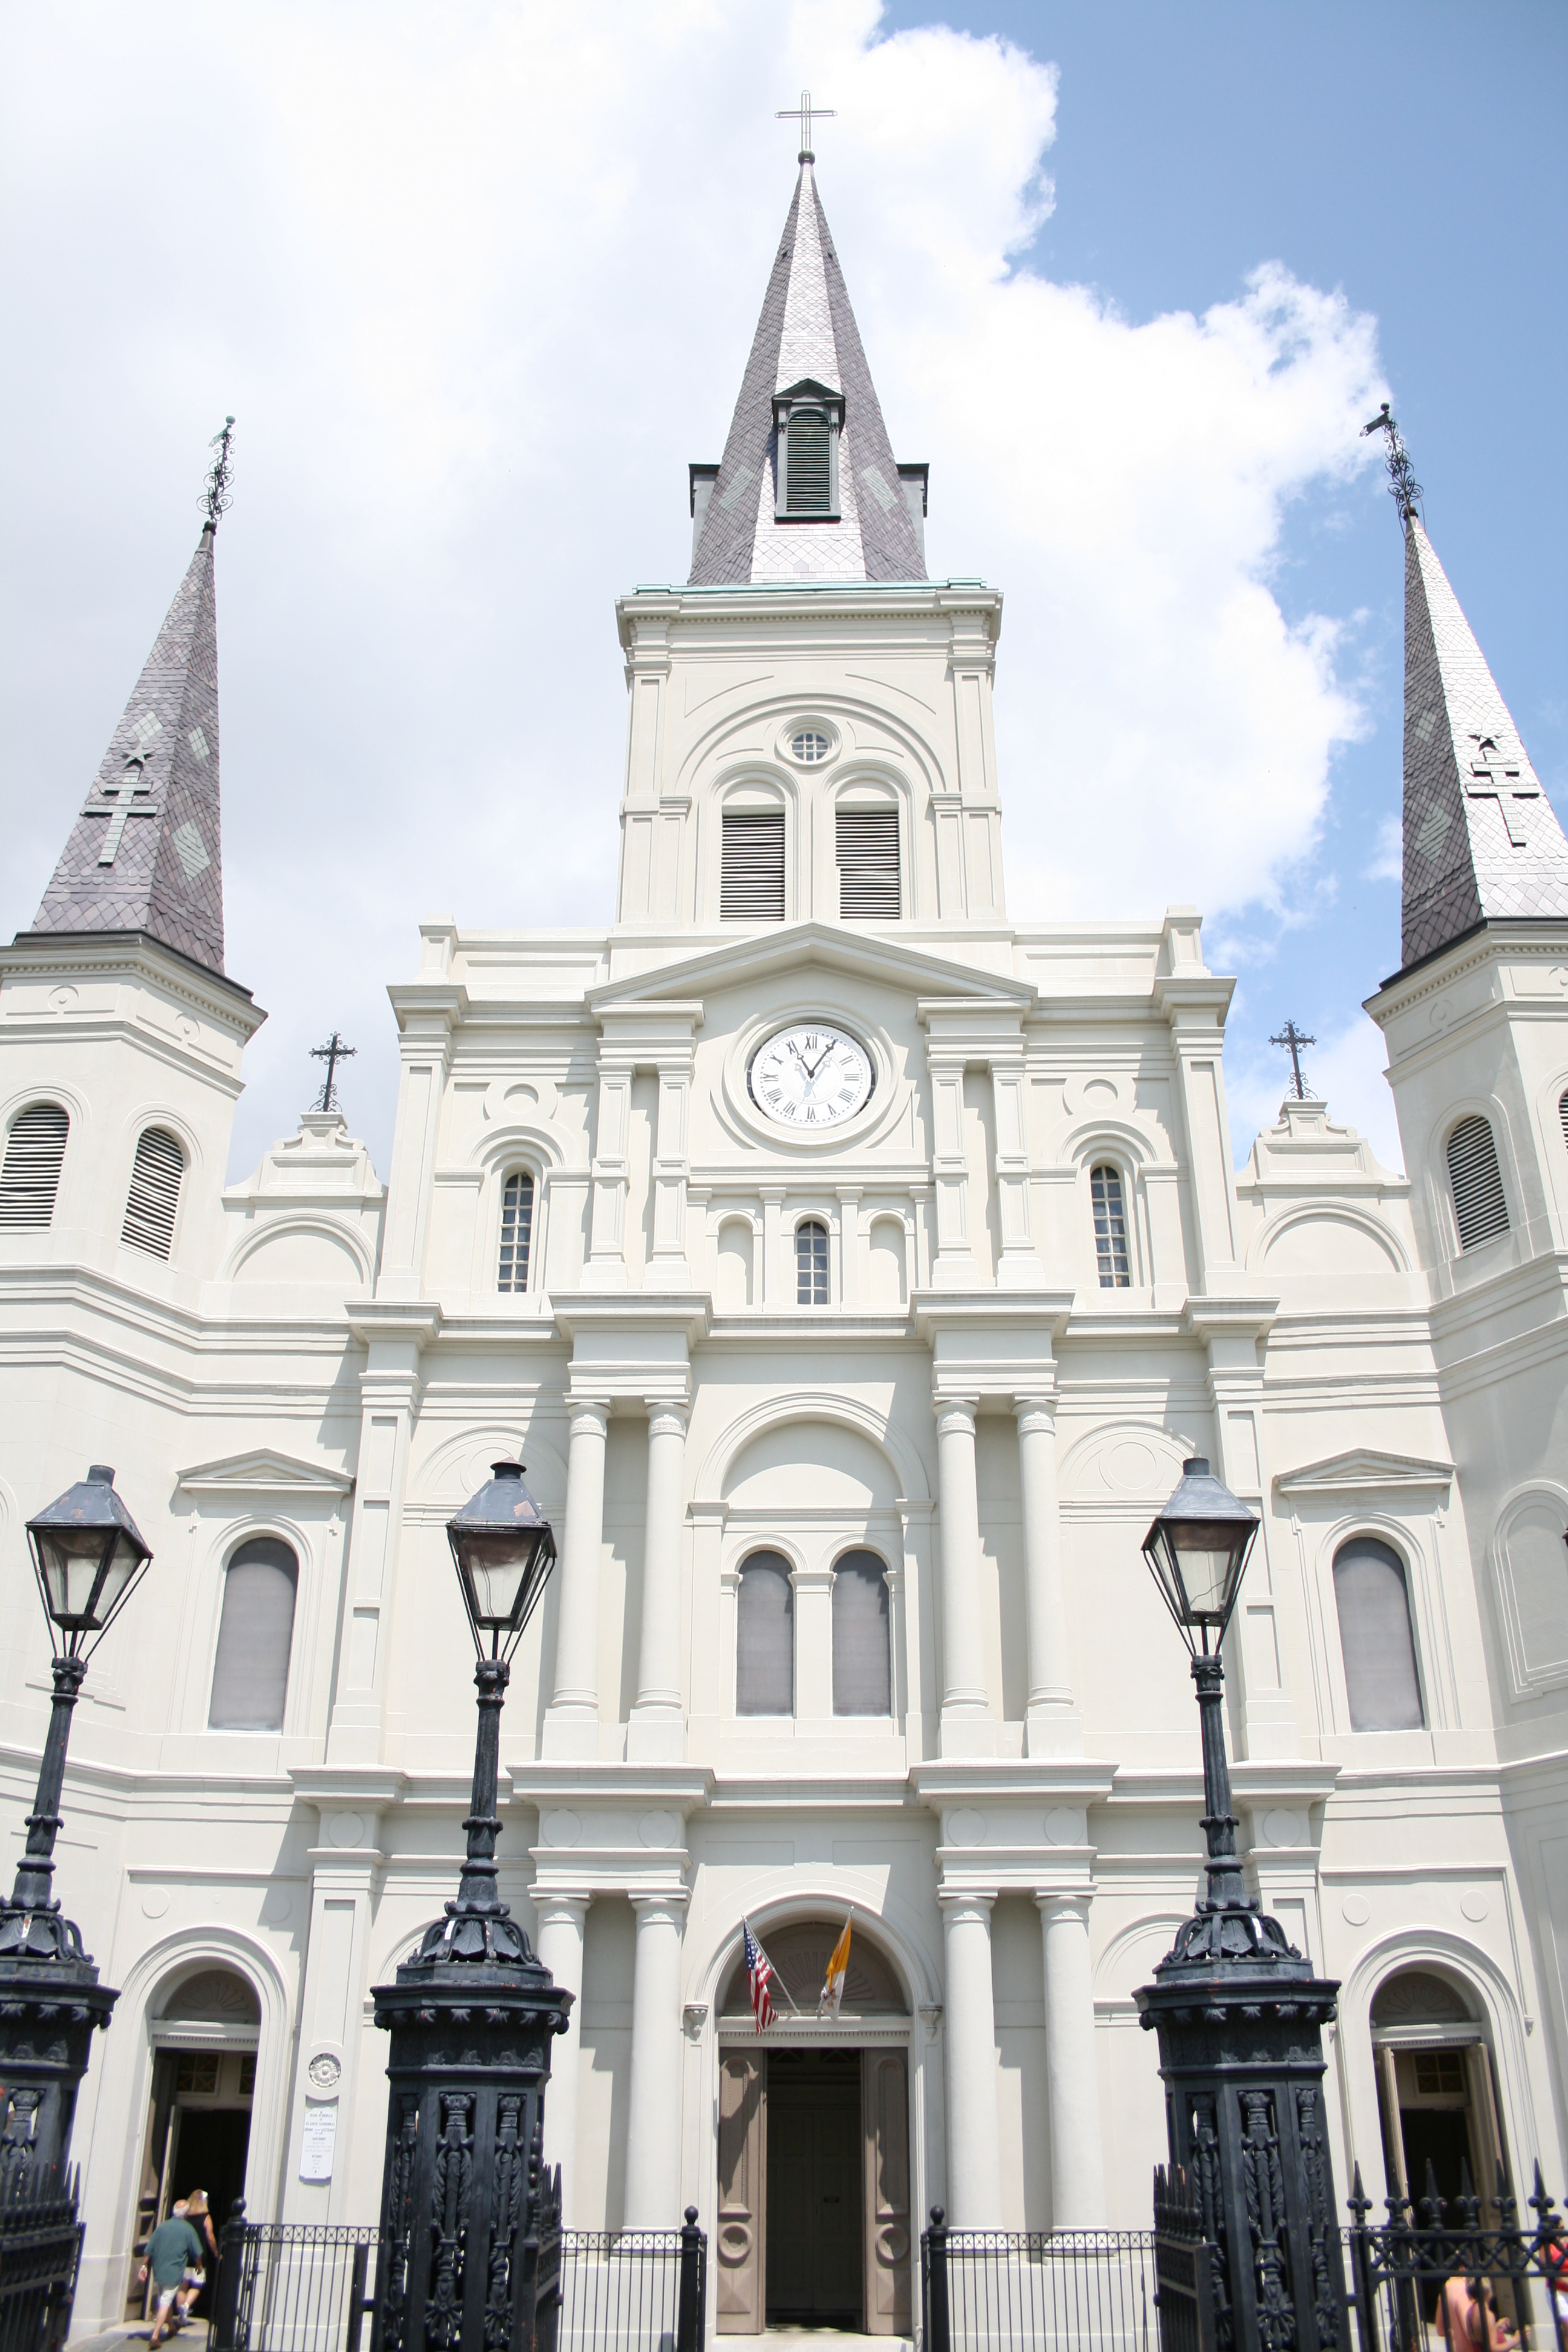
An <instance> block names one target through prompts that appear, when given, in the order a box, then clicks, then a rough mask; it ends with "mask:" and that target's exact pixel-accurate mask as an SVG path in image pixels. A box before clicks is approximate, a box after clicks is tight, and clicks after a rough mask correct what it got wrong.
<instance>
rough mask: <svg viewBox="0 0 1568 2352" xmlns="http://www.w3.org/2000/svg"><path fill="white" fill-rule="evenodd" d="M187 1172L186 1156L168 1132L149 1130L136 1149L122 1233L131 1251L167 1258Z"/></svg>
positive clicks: (165, 1130)
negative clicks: (136, 1250) (182, 1184)
mask: <svg viewBox="0 0 1568 2352" xmlns="http://www.w3.org/2000/svg"><path fill="white" fill-rule="evenodd" d="M184 1169H185V1155H184V1152H183V1151H182V1150H180V1147H179V1145H178V1144H177V1143H176V1142H175V1140H174V1137H173V1136H172V1135H171V1134H169V1132H168V1130H167V1129H164V1128H162V1127H150V1128H148V1129H147V1130H146V1132H145V1134H144V1135H143V1136H142V1139H141V1141H140V1142H139V1143H138V1144H137V1146H136V1159H135V1163H134V1165H133V1166H132V1171H131V1192H130V1194H129V1196H128V1198H127V1200H126V1202H125V1223H124V1224H123V1225H122V1226H121V1229H120V1238H121V1241H122V1242H123V1243H124V1244H125V1246H126V1247H127V1248H128V1249H139V1250H145V1251H146V1252H147V1255H149V1257H163V1258H166V1257H167V1256H168V1255H169V1250H170V1245H171V1244H172V1243H173V1241H174V1213H175V1211H176V1210H177V1209H178V1207H179V1205H180V1178H181V1177H182V1176H183V1175H184Z"/></svg>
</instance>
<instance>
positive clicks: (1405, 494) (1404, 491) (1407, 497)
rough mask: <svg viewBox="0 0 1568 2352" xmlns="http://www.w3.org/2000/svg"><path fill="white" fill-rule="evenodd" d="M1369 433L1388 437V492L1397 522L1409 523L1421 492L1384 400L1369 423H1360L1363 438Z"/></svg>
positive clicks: (1415, 512)
mask: <svg viewBox="0 0 1568 2352" xmlns="http://www.w3.org/2000/svg"><path fill="white" fill-rule="evenodd" d="M1369 433H1386V434H1387V436H1388V453H1387V465H1388V495H1389V497H1390V498H1391V499H1393V500H1394V505H1395V506H1396V507H1397V508H1398V509H1399V520H1400V521H1401V522H1408V521H1409V520H1410V518H1411V516H1412V515H1415V514H1418V513H1419V512H1420V510H1421V500H1422V497H1423V495H1424V493H1423V491H1422V488H1421V485H1420V483H1419V482H1418V481H1417V480H1416V478H1415V467H1414V466H1413V465H1412V464H1411V462H1410V452H1409V450H1408V449H1407V448H1406V447H1405V443H1404V440H1403V438H1402V436H1401V435H1400V430H1399V427H1398V425H1395V423H1394V419H1393V417H1392V416H1390V415H1389V413H1388V403H1387V401H1386V400H1385V401H1384V404H1383V406H1382V407H1381V408H1380V409H1379V411H1378V413H1377V415H1375V416H1374V417H1373V420H1372V422H1371V424H1370V425H1363V426H1362V428H1361V437H1362V439H1363V441H1364V440H1365V439H1366V436H1367V435H1368V434H1369Z"/></svg>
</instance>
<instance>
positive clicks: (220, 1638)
mask: <svg viewBox="0 0 1568 2352" xmlns="http://www.w3.org/2000/svg"><path fill="white" fill-rule="evenodd" d="M299 1581H300V1563H299V1561H298V1560H297V1559H295V1557H294V1555H293V1553H292V1551H291V1550H290V1549H289V1546H288V1545H287V1544H286V1543H280V1542H279V1539H278V1538H277V1537H276V1536H253V1537H252V1538H251V1539H250V1541H249V1542H248V1543H242V1544H241V1545H240V1547H239V1549H238V1550H237V1552H236V1553H235V1555H234V1558H233V1559H231V1560H230V1561H229V1564H228V1568H227V1570H226V1574H225V1576H224V1580H223V1616H222V1619H221V1621H220V1622H219V1624H218V1629H217V1657H216V1662H215V1664H214V1666H213V1690H212V1700H211V1703H210V1705H209V1706H208V1707H207V1724H208V1727H209V1728H210V1729H211V1730H213V1731H281V1730H282V1728H283V1701H284V1698H285V1696H287V1694H288V1689H289V1645H290V1644H291V1643H292V1641H293V1639H294V1596H295V1592H296V1590H297V1589H298V1586H299Z"/></svg>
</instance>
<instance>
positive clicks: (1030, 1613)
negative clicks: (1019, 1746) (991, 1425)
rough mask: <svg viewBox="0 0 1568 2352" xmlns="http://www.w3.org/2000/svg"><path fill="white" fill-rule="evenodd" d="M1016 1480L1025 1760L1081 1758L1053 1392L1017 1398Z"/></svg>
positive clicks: (1080, 1727)
mask: <svg viewBox="0 0 1568 2352" xmlns="http://www.w3.org/2000/svg"><path fill="white" fill-rule="evenodd" d="M1013 1410H1014V1412H1015V1413H1016V1416H1017V1421H1018V1475H1019V1484H1020V1486H1021V1487H1022V1489H1023V1498H1024V1609H1025V1615H1026V1626H1027V1634H1026V1639H1027V1643H1028V1674H1029V1697H1028V1711H1027V1722H1026V1738H1027V1746H1028V1752H1029V1754H1030V1755H1031V1756H1081V1755H1082V1754H1083V1718H1082V1717H1081V1716H1080V1715H1079V1713H1078V1710H1077V1708H1076V1707H1075V1706H1074V1705H1073V1694H1072V1676H1071V1674H1070V1672H1069V1668H1068V1622H1067V1591H1066V1585H1065V1581H1064V1579H1063V1576H1062V1528H1061V1514H1060V1511H1059V1509H1058V1504H1057V1413H1056V1397H1055V1394H1054V1392H1053V1393H1051V1394H1048V1395H1044V1396H1031V1397H1017V1398H1016V1399H1015V1400H1014V1406H1013Z"/></svg>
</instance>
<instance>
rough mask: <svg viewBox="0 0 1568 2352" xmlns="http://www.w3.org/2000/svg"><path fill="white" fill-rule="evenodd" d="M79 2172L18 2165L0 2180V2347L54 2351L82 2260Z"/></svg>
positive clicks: (7, 2351) (3, 2351)
mask: <svg viewBox="0 0 1568 2352" xmlns="http://www.w3.org/2000/svg"><path fill="white" fill-rule="evenodd" d="M78 2191H79V2176H78V2175H77V2174H75V2173H73V2174H72V2175H71V2176H70V2178H69V2179H68V2180H65V2181H63V2182H62V2181H61V2180H60V2179H59V2177H58V2173H56V2172H55V2171H54V2170H53V2169H52V2168H50V2169H48V2170H46V2171H43V2172H34V2171H32V2170H31V2169H30V2168H24V2167H18V2168H16V2170H15V2171H14V2172H12V2173H11V2174H10V2176H9V2178H5V2179H4V2185H3V2186H0V2352H55V2347H57V2346H58V2345H60V2344H63V2343H64V2342H65V2339H66V2331H67V2329H68V2327H69V2326H70V2315H71V2300H72V2297H73V2296H74V2295H75V2294H76V2274H77V2265H78V2263H79V2262H80V2260H81V2223H80V2221H79V2220H78V2219H77V2205H78Z"/></svg>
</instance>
